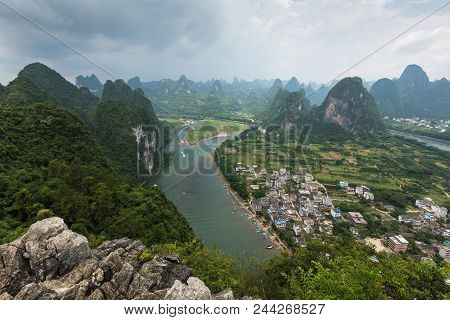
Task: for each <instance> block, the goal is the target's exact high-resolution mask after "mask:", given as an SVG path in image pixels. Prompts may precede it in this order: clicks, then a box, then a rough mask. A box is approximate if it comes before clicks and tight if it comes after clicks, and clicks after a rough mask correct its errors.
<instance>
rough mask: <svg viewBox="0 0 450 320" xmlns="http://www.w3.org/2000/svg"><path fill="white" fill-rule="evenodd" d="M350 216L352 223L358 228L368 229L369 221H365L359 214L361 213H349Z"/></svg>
mask: <svg viewBox="0 0 450 320" xmlns="http://www.w3.org/2000/svg"><path fill="white" fill-rule="evenodd" d="M348 214H349V217H350V220H351V222H352V223H353V224H354V225H355V226H356V227H366V226H367V221H366V220H364V218H363V216H362V214H361V213H359V212H349V213H348Z"/></svg>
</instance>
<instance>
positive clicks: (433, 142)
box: [388, 130, 450, 151]
mask: <svg viewBox="0 0 450 320" xmlns="http://www.w3.org/2000/svg"><path fill="white" fill-rule="evenodd" d="M388 131H389V132H390V133H391V134H392V135H395V136H400V137H404V138H409V139H414V140H417V141H419V142H423V143H425V144H426V145H427V146H431V147H435V148H438V149H441V150H444V151H450V142H447V141H444V140H439V139H435V138H431V137H425V136H421V135H417V134H412V133H408V132H403V131H396V130H388Z"/></svg>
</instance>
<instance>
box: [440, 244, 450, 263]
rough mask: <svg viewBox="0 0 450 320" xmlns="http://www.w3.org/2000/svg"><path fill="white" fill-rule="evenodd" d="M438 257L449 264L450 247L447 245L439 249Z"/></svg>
mask: <svg viewBox="0 0 450 320" xmlns="http://www.w3.org/2000/svg"><path fill="white" fill-rule="evenodd" d="M439 255H440V256H441V257H442V258H444V259H445V261H447V262H450V246H449V245H448V244H446V245H442V246H440V247H439Z"/></svg>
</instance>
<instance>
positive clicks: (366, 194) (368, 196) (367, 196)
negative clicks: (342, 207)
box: [363, 192, 375, 201]
mask: <svg viewBox="0 0 450 320" xmlns="http://www.w3.org/2000/svg"><path fill="white" fill-rule="evenodd" d="M363 197H364V199H366V200H370V201H373V200H374V199H375V196H374V195H373V193H372V192H364V195H363Z"/></svg>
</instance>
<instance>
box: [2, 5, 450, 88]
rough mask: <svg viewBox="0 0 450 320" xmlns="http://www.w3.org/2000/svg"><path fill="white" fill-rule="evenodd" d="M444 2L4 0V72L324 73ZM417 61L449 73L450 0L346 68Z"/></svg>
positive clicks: (386, 71) (199, 76)
mask: <svg viewBox="0 0 450 320" xmlns="http://www.w3.org/2000/svg"><path fill="white" fill-rule="evenodd" d="M446 2H449V1H445V0H409V1H399V0H397V1H395V0H345V1H344V0H334V1H329V0H313V1H309V0H205V1H197V0H191V1H183V0H180V1H176V0H169V1H162V0H160V1H154V0H148V1H144V0H142V1H125V0H98V1H95V0H77V1H62V0H14V1H12V0H0V30H1V32H0V83H2V84H6V83H8V82H9V81H11V80H13V79H14V78H15V76H16V75H17V73H18V72H19V71H20V70H21V69H22V68H23V67H24V66H25V65H27V64H29V63H32V62H36V61H39V62H42V63H45V64H47V65H48V66H50V67H51V68H53V69H55V70H57V71H58V72H59V73H61V74H62V75H63V76H65V77H66V78H67V79H68V80H70V81H73V80H74V79H75V77H76V76H77V75H79V74H82V75H90V74H92V73H94V74H96V75H97V76H98V77H99V78H100V79H101V80H102V81H105V80H106V79H111V78H112V77H114V78H122V79H125V80H127V79H129V78H131V77H134V76H136V75H138V76H139V77H140V78H141V80H143V81H150V80H159V79H162V78H171V79H178V78H179V76H180V75H181V74H185V75H186V76H187V77H188V78H189V79H193V80H196V81H199V80H207V79H211V78H215V79H225V80H232V79H233V77H238V78H240V79H256V78H259V79H274V78H281V79H289V78H290V77H292V76H296V77H297V78H298V79H299V80H300V81H301V82H305V83H307V82H309V81H315V82H318V83H327V82H329V81H331V80H333V79H335V78H336V77H337V76H338V75H339V74H341V73H342V72H343V71H344V70H346V69H347V68H349V67H350V66H352V65H353V64H355V63H356V62H357V61H359V60H360V59H362V58H363V57H365V56H366V55H368V54H370V53H371V52H373V51H374V50H375V49H377V48H379V47H380V46H382V45H383V44H384V43H386V42H388V41H390V40H392V39H393V38H394V37H395V36H396V35H398V34H400V33H402V32H404V31H405V30H406V29H408V28H409V27H410V26H412V25H413V24H415V23H417V22H418V21H419V20H420V19H422V18H423V17H425V16H426V15H427V14H429V13H430V12H432V11H433V10H435V9H437V8H438V7H440V6H441V5H443V4H445V3H446ZM5 4H6V5H8V6H10V7H11V8H12V9H14V10H15V11H16V12H15V11H13V10H11V8H8V7H7V6H6V5H5ZM48 33H50V34H51V35H53V36H54V37H56V38H57V39H58V40H59V41H58V40H56V39H54V38H53V37H52V36H50V35H49V34H48ZM63 43H64V44H63ZM68 47H71V48H73V49H74V50H75V51H77V52H78V53H80V54H81V55H82V56H83V57H82V56H80V55H79V54H77V53H75V52H74V51H73V50H71V49H69V48H68ZM85 58H87V59H85ZM413 63H414V64H418V65H420V66H422V67H423V69H424V70H425V71H426V72H427V74H428V76H429V77H430V78H431V79H441V78H443V77H446V78H450V4H449V5H448V6H446V7H445V8H444V9H442V10H441V11H439V12H437V13H436V14H434V15H433V16H431V17H430V18H428V19H427V20H425V21H424V22H422V23H421V24H419V25H418V26H416V27H415V28H413V29H412V30H411V31H410V32H408V33H407V34H405V35H403V36H402V37H400V38H399V39H397V40H396V41H394V42H393V43H391V44H390V45H388V46H387V47H385V48H384V49H382V50H380V51H379V52H377V53H376V54H374V55H373V56H372V57H370V58H368V59H367V60H365V61H364V62H362V63H361V64H360V65H358V66H357V67H355V68H353V69H351V70H349V71H348V72H347V73H346V74H345V75H343V76H342V77H344V76H359V77H362V78H364V79H366V80H377V79H380V78H384V77H387V78H393V77H399V76H400V74H401V72H402V71H403V70H404V68H405V67H406V66H407V65H408V64H413ZM99 67H100V68H99ZM105 71H106V72H105Z"/></svg>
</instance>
